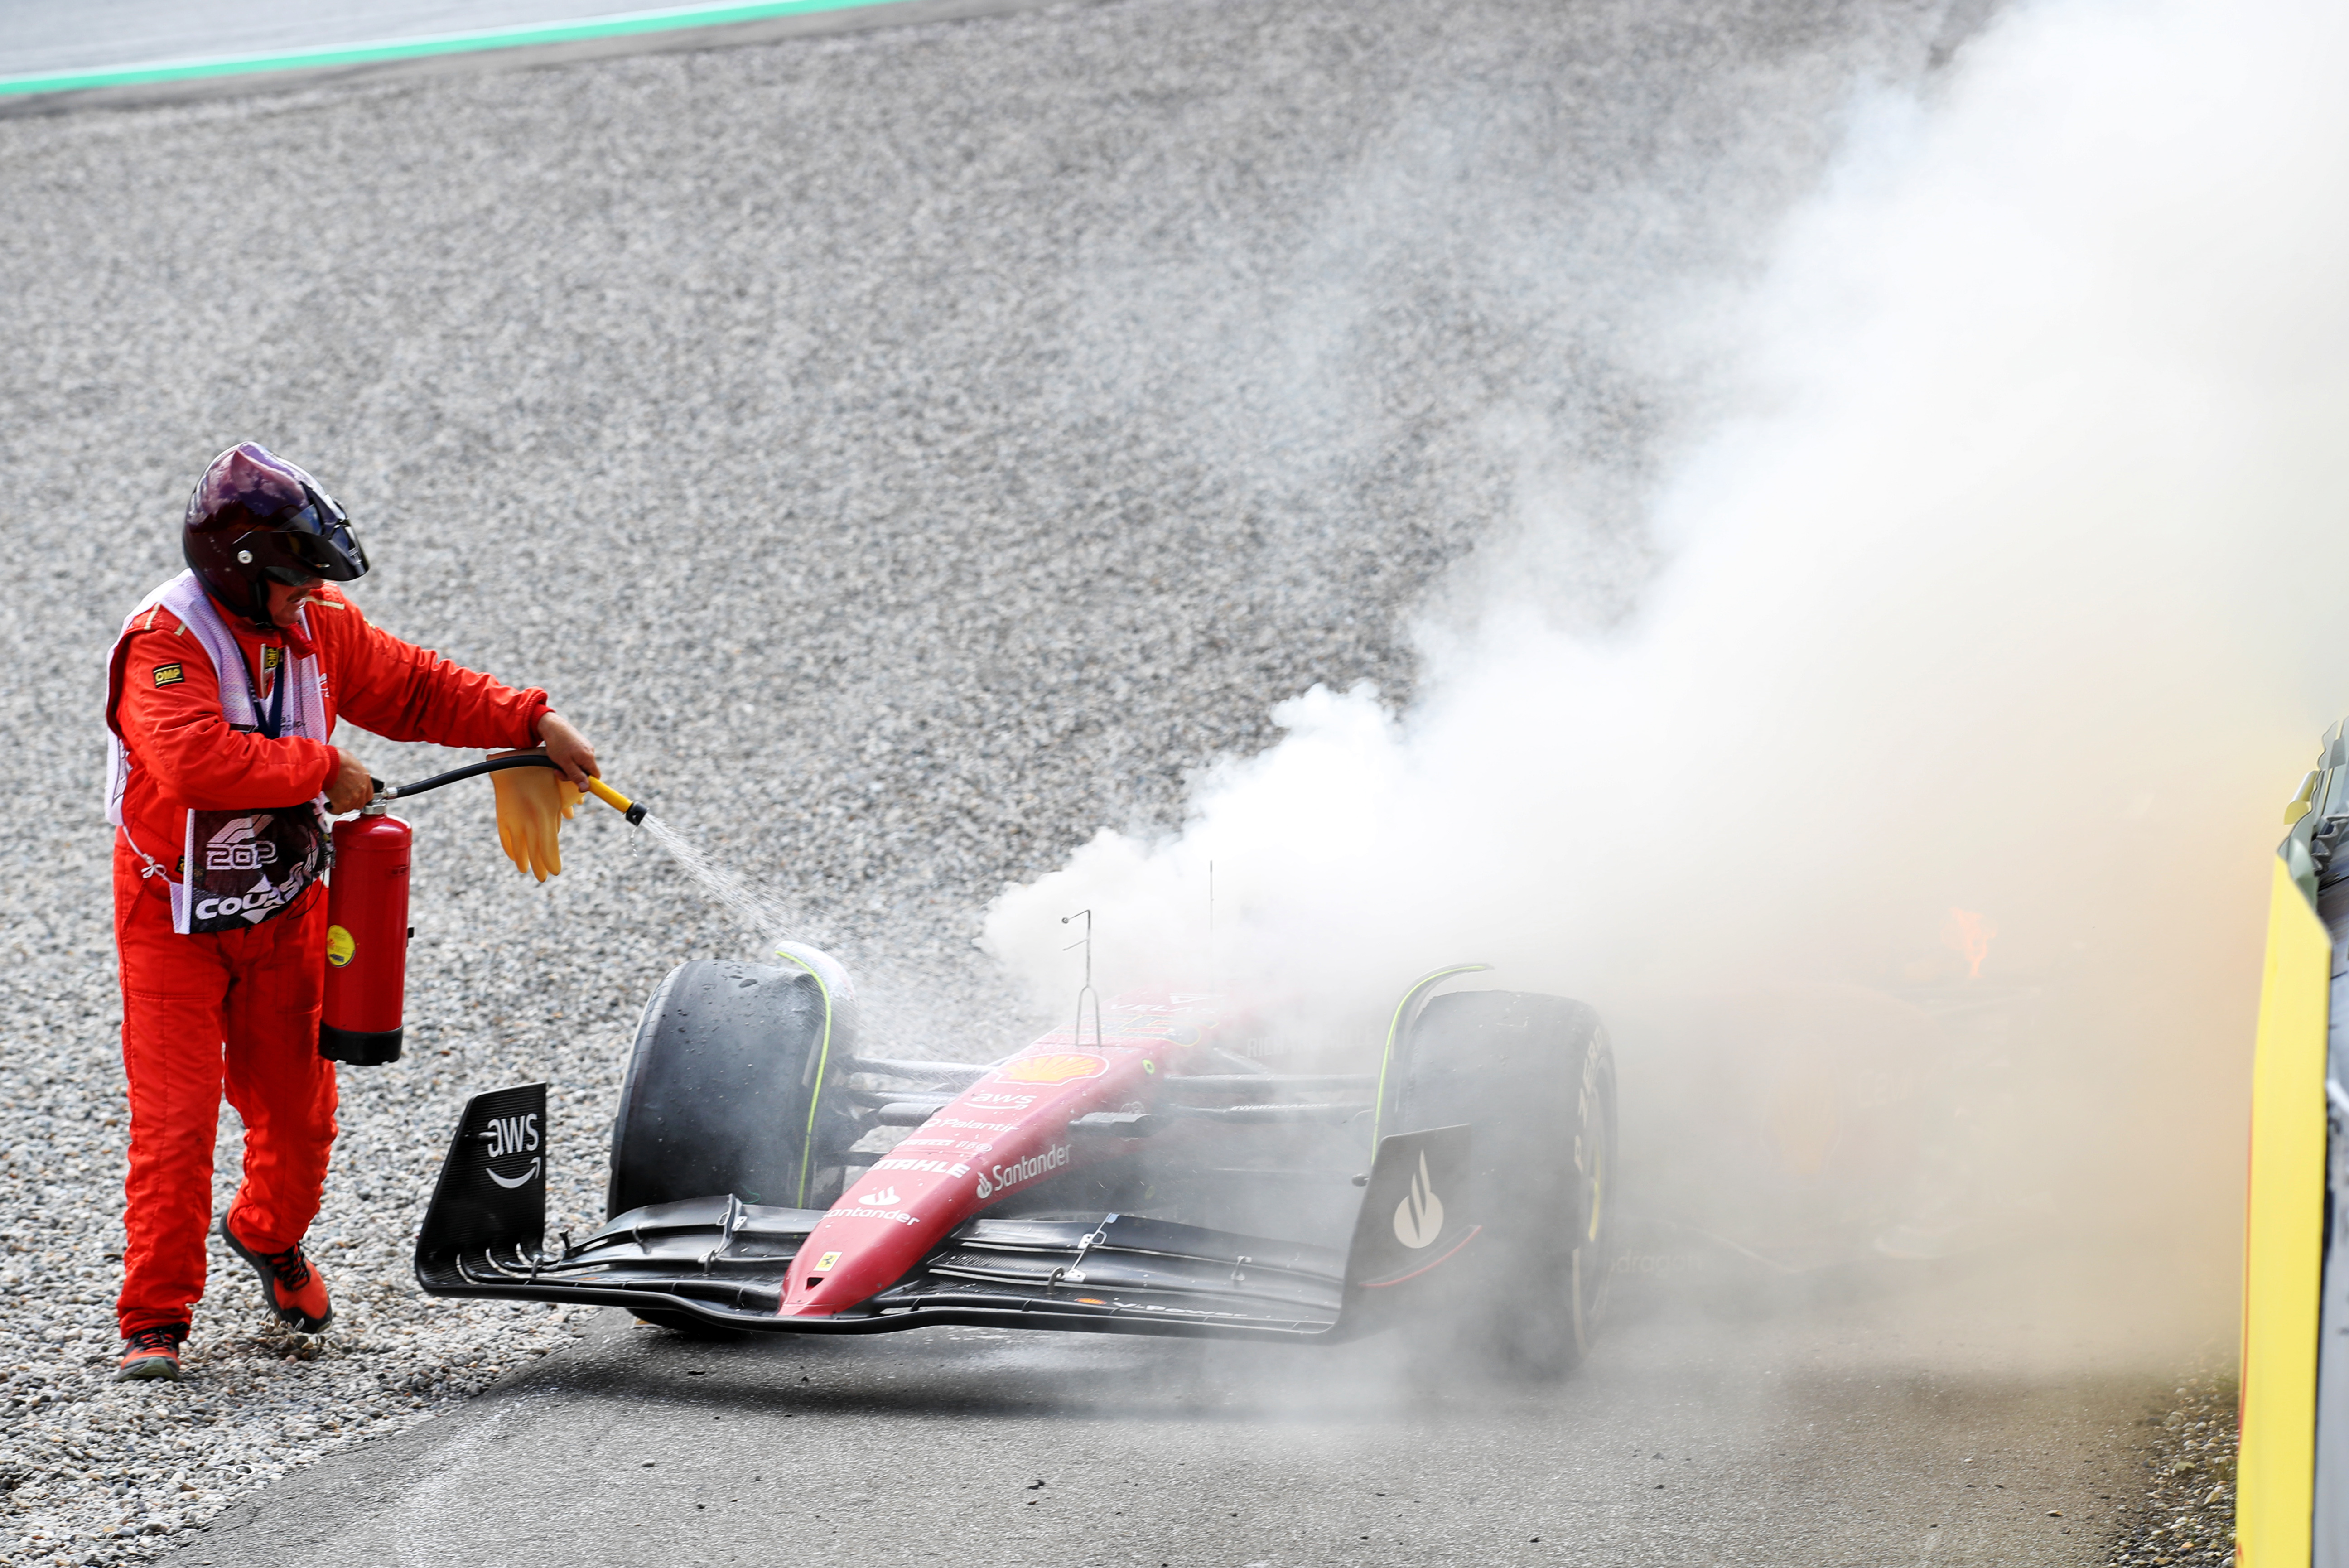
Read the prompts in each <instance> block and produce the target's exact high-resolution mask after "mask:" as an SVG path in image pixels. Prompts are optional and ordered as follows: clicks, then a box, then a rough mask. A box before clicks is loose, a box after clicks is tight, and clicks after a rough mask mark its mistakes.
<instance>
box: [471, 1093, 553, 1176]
mask: <svg viewBox="0 0 2349 1568" xmlns="http://www.w3.org/2000/svg"><path fill="white" fill-rule="evenodd" d="M473 1136H474V1137H478V1138H480V1139H481V1141H483V1142H484V1143H486V1144H488V1145H489V1146H490V1151H489V1158H490V1160H491V1162H492V1163H491V1164H490V1166H489V1168H488V1172H487V1174H488V1176H489V1179H491V1180H492V1181H494V1182H496V1183H497V1184H498V1185H499V1186H500V1187H503V1188H506V1189H513V1188H516V1187H520V1186H522V1185H523V1183H524V1182H526V1181H529V1180H531V1179H533V1178H534V1177H536V1176H537V1175H538V1168H539V1162H538V1161H537V1160H536V1159H535V1158H533V1160H532V1161H531V1162H530V1168H529V1169H528V1170H525V1171H523V1173H522V1174H521V1175H520V1176H501V1175H499V1174H498V1169H497V1166H496V1163H495V1162H496V1161H498V1160H501V1159H503V1158H506V1157H507V1156H509V1155H515V1154H528V1155H536V1154H537V1152H538V1113H537V1112H536V1111H525V1112H523V1114H522V1115H521V1116H492V1117H491V1118H490V1125H489V1126H488V1127H484V1128H482V1129H481V1131H480V1132H478V1133H475V1134H474V1135H473Z"/></svg>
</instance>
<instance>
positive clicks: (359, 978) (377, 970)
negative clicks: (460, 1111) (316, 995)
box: [318, 752, 645, 1067]
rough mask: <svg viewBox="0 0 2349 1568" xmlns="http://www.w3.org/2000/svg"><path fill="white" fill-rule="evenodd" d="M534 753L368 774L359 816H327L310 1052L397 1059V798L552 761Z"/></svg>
mask: <svg viewBox="0 0 2349 1568" xmlns="http://www.w3.org/2000/svg"><path fill="white" fill-rule="evenodd" d="M557 765H558V764H556V763H554V761H553V760H552V759H550V758H548V757H546V756H544V755H543V754H541V753H535V752H525V753H520V754H518V755H514V756H510V757H492V758H491V759H489V760H488V761H487V762H481V763H472V764H471V765H470V766H467V767H461V768H455V769H452V770H450V772H448V773H445V774H434V775H433V776H432V777H430V778H429V779H420V780H419V781H418V782H416V783H415V784H400V785H398V786H396V787H395V786H390V785H387V784H383V783H381V782H380V781H377V782H376V785H375V789H376V798H375V799H374V800H373V801H372V802H370V803H369V804H368V805H367V807H366V808H365V809H364V810H362V811H361V812H360V813H359V815H357V816H356V817H353V818H351V819H349V820H347V821H345V822H338V823H336V824H335V828H334V834H333V838H334V869H333V870H332V871H331V872H330V873H329V874H328V876H327V882H326V1009H325V1011H324V1012H322V1013H321V1014H320V1015H319V1019H318V1054H319V1055H321V1056H324V1057H325V1058H326V1060H327V1061H329V1062H347V1063H349V1064H351V1065H353V1066H357V1067H377V1066H381V1065H383V1064H386V1063H389V1062H397V1061H398V1060H399V1044H400V1033H401V1030H402V1028H403V1025H402V1023H401V1022H400V1013H401V1008H402V1003H403V1002H405V1000H406V998H407V992H408V940H409V937H411V936H413V935H414V934H415V928H414V927H413V926H411V925H409V923H408V872H409V860H410V855H409V850H410V849H411V848H412V847H413V846H414V845H415V841H416V835H415V833H414V831H413V830H412V829H410V828H409V826H408V824H406V823H405V822H402V821H401V820H400V819H399V818H398V817H396V816H393V815H390V813H389V810H388V807H389V805H390V804H391V803H392V802H393V801H395V800H401V799H405V798H406V797H408V796H409V795H412V794H423V793H424V792H425V791H426V790H432V789H439V788H440V786H441V785H442V784H454V783H456V782H457V781H458V780H459V779H469V778H472V777H474V776H475V775H477V774H488V773H495V772H497V771H498V770H499V769H501V768H529V767H547V768H551V767H554V766H557ZM587 787H588V790H589V792H590V793H592V794H594V795H595V797H596V798H597V799H598V800H601V801H603V802H605V804H607V805H610V806H611V807H612V808H613V809H614V810H616V811H617V812H619V813H620V814H621V815H623V816H625V817H626V818H627V819H628V822H629V824H630V826H634V825H636V824H637V823H640V822H642V821H644V819H645V808H644V807H643V806H642V805H638V804H636V802H635V801H632V800H630V799H629V798H628V797H627V796H626V795H624V794H621V793H620V792H619V791H617V790H616V789H614V788H612V787H611V786H610V785H608V784H605V783H604V781H603V780H601V779H590V780H588V781H587Z"/></svg>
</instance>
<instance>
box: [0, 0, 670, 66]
mask: <svg viewBox="0 0 2349 1568" xmlns="http://www.w3.org/2000/svg"><path fill="white" fill-rule="evenodd" d="M656 9H658V7H657V6H656V5H634V4H624V3H621V0H407V3H405V4H400V5H383V4H379V3H377V0H327V3H326V4H320V3H319V0H243V4H240V5H173V4H171V0H83V3H81V4H78V5H60V4H57V0H0V77H13V76H29V75H31V74H32V73H34V72H36V71H65V70H98V69H103V68H106V67H120V66H134V65H141V64H146V63H149V62H151V61H155V60H176V59H183V58H187V57H193V56H202V57H212V56H222V55H247V54H262V53H265V52H272V51H275V50H280V49H313V48H329V47H335V46H336V45H349V44H358V43H366V42H369V41H372V40H375V39H378V38H412V37H417V36H422V35H426V34H433V33H454V32H464V31H471V30H474V29H477V28H482V27H511V26H526V25H528V24H531V23H545V22H564V21H573V20H576V19H579V18H583V17H589V16H608V15H612V14H615V13H617V12H623V11H649V10H656Z"/></svg>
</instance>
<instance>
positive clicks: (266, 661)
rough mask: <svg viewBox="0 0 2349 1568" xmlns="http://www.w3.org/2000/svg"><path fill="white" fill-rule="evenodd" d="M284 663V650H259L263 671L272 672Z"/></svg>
mask: <svg viewBox="0 0 2349 1568" xmlns="http://www.w3.org/2000/svg"><path fill="white" fill-rule="evenodd" d="M283 663H285V649H282V648H264V649H262V650H261V668H262V669H263V670H274V669H276V668H277V667H278V666H279V665H281V664H283Z"/></svg>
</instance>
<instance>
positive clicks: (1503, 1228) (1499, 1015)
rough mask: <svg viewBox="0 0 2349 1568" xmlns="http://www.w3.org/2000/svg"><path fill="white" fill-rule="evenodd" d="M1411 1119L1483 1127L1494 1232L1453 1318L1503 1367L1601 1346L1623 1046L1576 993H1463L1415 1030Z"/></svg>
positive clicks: (1562, 1366)
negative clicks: (1618, 1049) (1595, 1343)
mask: <svg viewBox="0 0 2349 1568" xmlns="http://www.w3.org/2000/svg"><path fill="white" fill-rule="evenodd" d="M1397 1108H1398V1112H1399V1116H1400V1120H1399V1121H1398V1123H1397V1124H1396V1128H1397V1130H1399V1131H1408V1130H1413V1129H1417V1128H1422V1127H1448V1126H1454V1125H1456V1124H1458V1123H1461V1122H1465V1123H1467V1124H1469V1126H1470V1127H1471V1128H1472V1133H1471V1145H1470V1171H1471V1179H1472V1182H1473V1186H1474V1192H1473V1200H1474V1202H1475V1213H1476V1216H1477V1218H1478V1220H1479V1222H1480V1223H1481V1224H1483V1225H1484V1227H1485V1234H1484V1235H1483V1236H1482V1237H1480V1238H1479V1239H1478V1241H1477V1242H1476V1251H1479V1252H1481V1253H1482V1254H1483V1258H1482V1260H1481V1262H1480V1265H1479V1266H1478V1268H1477V1269H1476V1270H1475V1272H1474V1275H1473V1277H1474V1278H1475V1280H1476V1282H1477V1284H1476V1288H1475V1290H1474V1291H1473V1292H1472V1293H1470V1294H1469V1295H1468V1296H1467V1297H1466V1298H1465V1299H1464V1301H1463V1302H1462V1303H1461V1305H1460V1308H1459V1310H1458V1313H1457V1314H1456V1319H1455V1325H1454V1326H1455V1327H1456V1329H1457V1330H1458V1332H1459V1337H1460V1339H1461V1341H1462V1343H1463V1345H1464V1346H1465V1347H1467V1348H1469V1349H1470V1350H1472V1351H1473V1353H1474V1354H1475V1355H1477V1357H1478V1358H1479V1359H1480V1360H1483V1361H1485V1362H1486V1363H1487V1364H1488V1365H1490V1366H1493V1367H1494V1368H1495V1370H1499V1371H1502V1372H1505V1373H1507V1374H1510V1375H1515V1376H1538V1377H1557V1376H1564V1375H1565V1374H1566V1373H1568V1372H1570V1371H1571V1370H1573V1369H1574V1367H1575V1366H1578V1365H1579V1364H1580V1363H1581V1361H1582V1358H1583V1357H1584V1356H1585V1355H1588V1354H1589V1350H1590V1345H1591V1342H1592V1339H1593V1337H1594V1336H1595V1334H1596V1333H1597V1330H1598V1327H1599V1317H1600V1315H1601V1313H1602V1311H1603V1309H1604V1308H1605V1305H1606V1298H1607V1286H1608V1281H1609V1272H1610V1270H1611V1267H1612V1264H1613V1262H1614V1241H1615V1224H1614V1219H1615V1216H1614V1196H1615V1195H1614V1190H1613V1189H1614V1180H1615V1147H1616V1143H1615V1058H1614V1053H1613V1051H1612V1049H1611V1048H1610V1047H1609V1044H1608V1041H1607V1032H1606V1030H1605V1028H1604V1027H1603V1026H1602V1025H1601V1024H1600V1023H1599V1015H1598V1013H1597V1012H1594V1011H1592V1010H1591V1009H1590V1008H1589V1007H1588V1006H1587V1005H1585V1004H1584V1003H1582V1002H1572V1001H1568V999H1566V998H1564V997H1557V996H1542V995H1537V994H1535V993H1531V992H1506V991H1470V992H1452V993H1450V994H1447V995H1444V996H1438V997H1436V998H1435V999H1433V1001H1431V1002H1429V1003H1428V1004H1427V1007H1426V1009H1425V1011H1424V1012H1422V1013H1421V1014H1420V1016H1419V1020H1418V1022H1417V1023H1416V1024H1415V1025H1414V1026H1413V1030H1412V1038H1411V1040H1410V1043H1409V1054H1408V1060H1407V1063H1406V1065H1405V1068H1404V1081H1403V1086H1402V1093H1401V1095H1400V1096H1399V1097H1398V1102H1397Z"/></svg>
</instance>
